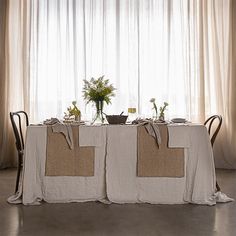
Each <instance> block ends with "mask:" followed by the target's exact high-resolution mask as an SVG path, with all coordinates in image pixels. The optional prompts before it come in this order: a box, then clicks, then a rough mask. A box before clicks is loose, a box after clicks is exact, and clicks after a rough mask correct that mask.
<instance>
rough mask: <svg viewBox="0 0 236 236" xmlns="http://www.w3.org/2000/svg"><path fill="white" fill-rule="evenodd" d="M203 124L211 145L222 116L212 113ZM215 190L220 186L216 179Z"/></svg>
mask: <svg viewBox="0 0 236 236" xmlns="http://www.w3.org/2000/svg"><path fill="white" fill-rule="evenodd" d="M204 125H205V126H206V127H207V128H208V133H209V135H210V138H211V145H212V147H213V145H214V142H215V139H216V136H217V134H218V133H219V131H220V128H221V125H222V117H221V116H219V115H214V116H211V117H209V118H208V119H207V120H206V121H205V122H204ZM216 190H217V191H220V186H219V185H218V183H217V181H216Z"/></svg>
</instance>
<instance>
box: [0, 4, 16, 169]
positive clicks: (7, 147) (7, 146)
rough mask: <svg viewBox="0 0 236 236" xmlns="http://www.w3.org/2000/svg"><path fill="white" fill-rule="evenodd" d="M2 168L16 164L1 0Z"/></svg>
mask: <svg viewBox="0 0 236 236" xmlns="http://www.w3.org/2000/svg"><path fill="white" fill-rule="evenodd" d="M0 4H1V7H0V45H1V47H0V94H1V97H0V113H1V115H0V168H6V167H9V166H12V165H14V164H15V160H14V155H15V153H14V149H12V148H11V147H12V146H13V145H14V142H13V135H12V133H11V132H10V131H11V130H10V129H11V127H10V123H9V114H8V113H9V109H8V103H9V83H8V80H7V79H6V75H7V70H6V63H7V61H6V57H5V53H6V51H5V42H6V34H7V27H6V24H7V1H6V0H1V1H0Z"/></svg>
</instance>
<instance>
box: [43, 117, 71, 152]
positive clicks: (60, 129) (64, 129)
mask: <svg viewBox="0 0 236 236" xmlns="http://www.w3.org/2000/svg"><path fill="white" fill-rule="evenodd" d="M43 123H44V124H45V125H52V131H53V132H55V133H62V134H63V135H64V137H65V138H66V141H67V143H68V145H69V147H70V149H72V150H73V149H74V142H73V133H72V128H71V126H70V125H69V124H63V123H61V122H60V121H59V120H58V119H57V118H51V119H47V120H45V121H44V122H43Z"/></svg>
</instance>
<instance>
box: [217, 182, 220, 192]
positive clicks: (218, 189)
mask: <svg viewBox="0 0 236 236" xmlns="http://www.w3.org/2000/svg"><path fill="white" fill-rule="evenodd" d="M216 190H217V192H219V191H220V186H219V184H218V183H217V181H216Z"/></svg>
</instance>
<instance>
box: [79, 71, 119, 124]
mask: <svg viewBox="0 0 236 236" xmlns="http://www.w3.org/2000/svg"><path fill="white" fill-rule="evenodd" d="M115 90H116V89H115V88H114V87H113V85H112V84H109V80H108V79H104V75H103V76H101V77H99V78H98V79H94V78H91V79H90V80H86V79H85V80H84V87H83V91H82V92H83V97H84V99H85V101H86V102H87V103H89V102H94V103H95V106H96V109H97V114H96V117H95V119H94V121H95V120H96V119H97V118H98V117H101V121H102V123H103V122H104V117H103V106H104V102H106V104H110V103H111V98H112V97H114V96H115V93H114V91H115Z"/></svg>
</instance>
